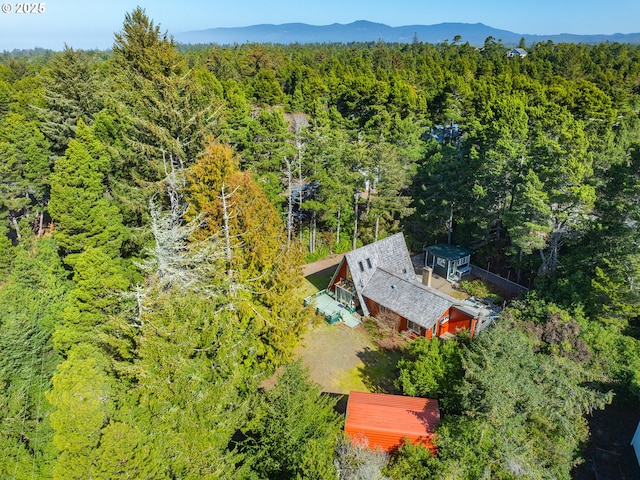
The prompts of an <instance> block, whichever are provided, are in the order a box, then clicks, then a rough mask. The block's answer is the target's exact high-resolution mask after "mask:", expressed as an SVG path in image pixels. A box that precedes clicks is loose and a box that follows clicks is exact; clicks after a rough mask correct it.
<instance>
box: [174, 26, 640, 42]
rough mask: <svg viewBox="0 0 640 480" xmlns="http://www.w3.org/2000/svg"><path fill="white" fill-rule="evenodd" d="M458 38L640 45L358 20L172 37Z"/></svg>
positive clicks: (635, 36) (634, 37) (637, 37)
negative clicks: (394, 25)
mask: <svg viewBox="0 0 640 480" xmlns="http://www.w3.org/2000/svg"><path fill="white" fill-rule="evenodd" d="M457 35H460V37H462V42H463V43H465V42H469V43H470V44H472V45H483V44H484V41H485V39H486V38H487V37H489V36H492V37H494V38H495V39H496V40H502V43H504V44H505V45H506V46H511V45H516V44H517V43H518V42H519V41H520V39H521V38H523V37H524V39H525V41H526V42H527V44H533V43H537V42H543V41H547V40H552V41H553V42H555V43H561V42H567V43H570V42H573V43H602V42H619V43H640V33H628V34H623V33H616V34H613V35H575V34H570V33H561V34H558V35H534V34H522V33H515V32H510V31H508V30H500V29H497V28H493V27H489V26H487V25H484V24H482V23H439V24H435V25H406V26H402V27H390V26H389V25H385V24H382V23H374V22H369V21H366V20H359V21H357V22H353V23H349V24H340V23H334V24H332V25H322V26H316V25H308V24H306V23H285V24H282V25H270V24H263V25H252V26H248V27H225V28H210V29H207V30H197V31H191V32H182V33H178V34H176V35H174V38H175V40H176V41H177V42H179V43H187V44H188V43H191V44H196V43H216V44H221V45H225V44H235V43H238V44H242V43H283V44H289V43H350V42H376V41H378V40H382V41H385V42H388V43H411V42H413V40H414V39H417V40H418V41H420V42H426V43H441V42H444V41H445V40H448V41H449V42H452V41H453V39H454V37H456V36H457Z"/></svg>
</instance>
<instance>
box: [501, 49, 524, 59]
mask: <svg viewBox="0 0 640 480" xmlns="http://www.w3.org/2000/svg"><path fill="white" fill-rule="evenodd" d="M505 55H506V56H507V58H524V57H526V56H527V55H528V54H527V51H526V50H525V49H524V48H512V49H511V50H507V53H506V54H505Z"/></svg>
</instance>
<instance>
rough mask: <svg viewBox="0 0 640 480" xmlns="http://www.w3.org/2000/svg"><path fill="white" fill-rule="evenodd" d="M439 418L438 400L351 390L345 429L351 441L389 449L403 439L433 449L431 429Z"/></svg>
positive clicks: (388, 450) (395, 446)
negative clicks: (364, 442)
mask: <svg viewBox="0 0 640 480" xmlns="http://www.w3.org/2000/svg"><path fill="white" fill-rule="evenodd" d="M439 422H440V409H439V407H438V401H437V400H434V399H430V398H417V397H404V396H401V395H387V394H381V393H363V392H351V393H350V394H349V401H348V403H347V416H346V421H345V427H344V429H345V432H346V434H347V435H349V437H351V439H352V440H353V441H366V444H367V445H368V446H369V448H371V449H373V450H375V449H382V450H384V451H386V452H390V451H392V450H394V449H396V448H398V447H399V446H401V445H402V444H403V443H404V440H405V439H407V440H409V441H410V442H411V443H413V444H414V445H423V446H425V447H427V448H430V449H431V450H432V451H433V452H434V453H435V446H434V444H433V439H434V430H435V427H436V426H437V425H438V423H439Z"/></svg>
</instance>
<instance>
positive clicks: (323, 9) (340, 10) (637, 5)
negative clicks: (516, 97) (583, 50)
mask: <svg viewBox="0 0 640 480" xmlns="http://www.w3.org/2000/svg"><path fill="white" fill-rule="evenodd" d="M18 3H19V2H16V1H7V0H0V4H2V9H3V11H4V9H5V8H7V9H8V8H9V7H10V8H11V10H12V12H11V13H1V12H0V51H2V50H13V49H14V48H32V47H35V46H41V47H46V48H53V49H56V50H60V49H61V48H62V47H63V45H64V43H65V42H66V43H67V44H68V45H70V46H72V47H74V48H95V47H97V48H109V47H110V46H111V45H112V43H113V33H114V32H116V31H118V30H120V28H121V27H122V22H123V19H124V15H125V13H126V12H128V11H131V10H133V9H134V8H135V7H136V5H140V6H141V7H143V8H145V9H146V11H147V14H148V15H149V16H150V17H151V18H152V19H153V20H154V21H155V22H156V23H159V24H160V25H161V27H162V29H163V30H168V31H169V33H178V32H183V31H189V30H203V29H206V28H213V27H238V26H247V25H255V24H260V23H273V24H281V23H289V22H302V23H308V24H311V25H328V24H331V23H350V22H353V21H356V20H369V21H372V22H379V23H385V24H387V25H391V26H400V25H416V24H419V25H432V24H436V23H442V22H464V23H484V24H486V25H489V26H492V27H495V28H501V29H505V30H510V31H513V32H516V33H530V34H531V33H537V34H555V33H576V34H587V33H592V34H593V33H604V34H611V33H633V32H638V31H640V22H639V21H638V20H639V19H640V0H618V1H615V2H614V1H611V2H610V3H609V2H601V1H598V2H596V1H595V0H536V1H524V2H523V1H520V2H517V1H491V0H484V1H481V0H457V1H453V2H452V1H443V0H436V1H432V0H389V1H379V0H224V1H223V0H173V1H168V0H131V1H129V0H47V1H44V2H41V3H42V4H44V8H45V12H44V13H33V14H18V13H16V9H17V7H18ZM7 5H8V7H7Z"/></svg>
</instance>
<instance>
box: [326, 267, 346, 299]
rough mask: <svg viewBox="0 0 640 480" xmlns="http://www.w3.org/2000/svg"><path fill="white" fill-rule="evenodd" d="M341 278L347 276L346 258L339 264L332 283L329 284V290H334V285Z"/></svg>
mask: <svg viewBox="0 0 640 480" xmlns="http://www.w3.org/2000/svg"><path fill="white" fill-rule="evenodd" d="M341 278H347V261H346V260H343V261H342V264H341V265H340V270H338V274H337V275H336V277H335V279H334V280H333V283H332V284H331V285H330V286H329V290H330V291H332V292H333V291H334V290H335V288H334V285H335V284H336V283H338V282H339V281H340V279H341Z"/></svg>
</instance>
